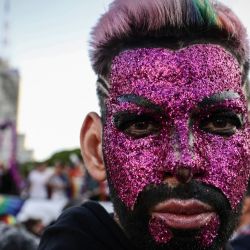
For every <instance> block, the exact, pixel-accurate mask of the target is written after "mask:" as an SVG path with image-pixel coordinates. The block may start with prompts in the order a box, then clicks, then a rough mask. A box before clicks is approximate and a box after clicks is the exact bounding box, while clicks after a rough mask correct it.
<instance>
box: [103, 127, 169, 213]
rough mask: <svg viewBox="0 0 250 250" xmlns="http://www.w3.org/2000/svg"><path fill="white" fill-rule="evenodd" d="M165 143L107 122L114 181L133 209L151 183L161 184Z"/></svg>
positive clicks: (110, 171) (110, 170) (106, 138)
mask: <svg viewBox="0 0 250 250" xmlns="http://www.w3.org/2000/svg"><path fill="white" fill-rule="evenodd" d="M159 151H162V144H161V143H159V142H157V141H156V140H154V139H153V138H151V137H149V138H141V139H136V140H134V139H132V138H129V137H128V136H126V135H124V134H123V133H121V132H120V131H117V130H116V129H114V128H112V126H107V127H106V128H105V129H104V156H105V163H106V167H107V171H108V174H109V177H110V179H111V182H112V184H113V186H114V188H115V190H116V192H117V194H118V196H119V198H120V199H121V200H122V201H123V203H124V204H125V205H126V207H128V208H129V209H132V208H133V207H134V205H135V203H136V200H137V197H138V195H139V193H140V192H141V191H142V190H143V189H144V188H145V187H146V186H148V185H149V184H160V183H161V182H162V179H163V176H164V171H162V170H161V167H160V166H161V164H162V157H163V156H161V155H159Z"/></svg>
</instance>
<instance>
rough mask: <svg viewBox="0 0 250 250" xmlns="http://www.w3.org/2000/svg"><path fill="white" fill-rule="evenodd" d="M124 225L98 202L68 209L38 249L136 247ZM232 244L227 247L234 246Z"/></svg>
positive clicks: (121, 249)
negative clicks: (127, 234) (115, 219)
mask: <svg viewBox="0 0 250 250" xmlns="http://www.w3.org/2000/svg"><path fill="white" fill-rule="evenodd" d="M133 249H135V248H134V247H133V246H132V244H131V242H130V241H129V239H128V238H127V237H126V235H125V234H124V232H123V231H122V230H121V228H120V227H119V226H118V225H117V223H116V222H115V221H114V219H113V218H112V216H111V215H110V214H108V213H107V212H106V210H105V209H104V208H103V207H102V206H100V205H99V204H98V203H95V202H86V203H84V204H83V205H82V206H78V207H73V208H69V209H67V210H66V211H65V212H64V213H63V214H62V215H61V216H60V217H59V218H58V220H57V221H56V222H55V224H54V225H52V226H50V227H49V228H48V229H47V230H46V231H45V232H44V234H43V236H42V240H41V243H40V246H39V248H38V250H133ZM230 249H231V248H226V250H230Z"/></svg>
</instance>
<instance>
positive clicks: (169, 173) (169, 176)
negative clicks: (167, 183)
mask: <svg viewBox="0 0 250 250" xmlns="http://www.w3.org/2000/svg"><path fill="white" fill-rule="evenodd" d="M172 177H173V174H172V173H171V172H164V175H163V178H164V179H166V178H172Z"/></svg>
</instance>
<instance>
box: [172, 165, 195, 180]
mask: <svg viewBox="0 0 250 250" xmlns="http://www.w3.org/2000/svg"><path fill="white" fill-rule="evenodd" d="M176 178H177V180H178V181H179V182H181V183H188V182H190V181H191V179H192V178H193V174H192V171H191V169H190V168H185V167H180V168H178V169H177V170H176Z"/></svg>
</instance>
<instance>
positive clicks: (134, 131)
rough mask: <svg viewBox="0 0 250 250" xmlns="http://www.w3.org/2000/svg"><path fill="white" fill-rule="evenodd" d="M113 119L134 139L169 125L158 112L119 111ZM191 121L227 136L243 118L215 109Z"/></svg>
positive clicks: (230, 112)
mask: <svg viewBox="0 0 250 250" xmlns="http://www.w3.org/2000/svg"><path fill="white" fill-rule="evenodd" d="M113 121H114V124H115V127H116V128H117V129H118V130H119V131H121V132H123V133H124V134H126V135H128V136H130V137H132V138H135V139H139V138H143V137H147V136H150V135H158V134H160V132H161V130H162V129H163V127H164V126H171V125H170V124H168V121H167V120H166V121H164V122H163V118H162V116H160V115H159V114H158V115H157V114H147V113H145V114H144V113H143V114H137V113H130V112H119V113H117V114H115V115H114V117H113ZM164 123H165V124H166V125H164ZM191 123H192V124H197V125H198V126H197V127H198V128H199V130H200V131H203V132H206V133H209V134H214V135H219V136H223V137H229V136H232V135H233V134H235V133H236V132H237V131H238V130H239V129H241V128H242V126H243V119H242V115H240V114H238V113H236V112H234V111H232V110H217V111H213V112H212V113H210V114H209V115H204V114H203V115H199V118H198V117H197V116H194V117H192V118H191Z"/></svg>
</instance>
